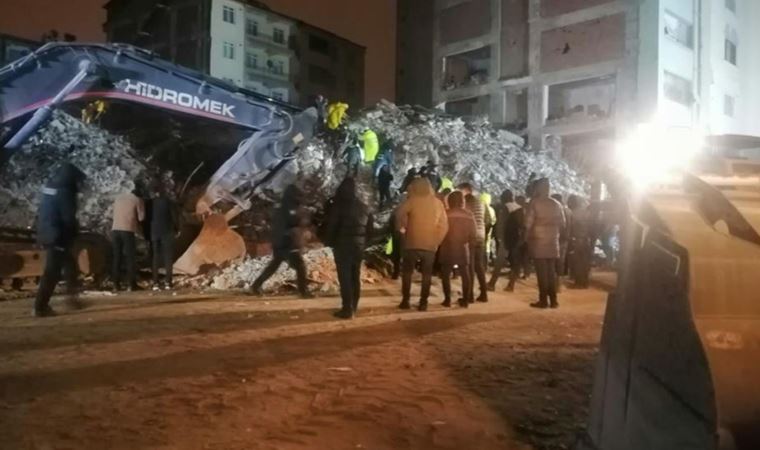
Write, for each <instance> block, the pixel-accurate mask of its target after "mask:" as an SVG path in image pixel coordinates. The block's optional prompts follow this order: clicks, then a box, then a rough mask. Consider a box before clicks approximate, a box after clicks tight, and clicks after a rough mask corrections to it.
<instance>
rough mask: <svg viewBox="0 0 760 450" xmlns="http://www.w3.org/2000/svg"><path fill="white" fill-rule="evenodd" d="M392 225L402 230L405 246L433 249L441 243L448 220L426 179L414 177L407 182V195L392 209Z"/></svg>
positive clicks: (415, 248)
mask: <svg viewBox="0 0 760 450" xmlns="http://www.w3.org/2000/svg"><path fill="white" fill-rule="evenodd" d="M396 228H397V229H398V230H399V231H400V230H406V232H405V233H404V249H405V250H427V251H431V252H434V251H436V250H437V249H438V246H439V245H441V242H442V241H443V238H444V237H445V236H446V232H447V231H448V230H449V223H448V219H447V218H446V211H445V209H444V208H443V204H441V202H440V201H439V200H438V198H436V196H435V193H434V192H433V188H432V187H431V186H430V182H429V181H428V180H427V179H425V178H417V179H415V180H414V181H412V182H411V183H410V184H409V195H408V197H407V199H406V200H404V202H403V203H401V205H399V207H398V210H397V211H396Z"/></svg>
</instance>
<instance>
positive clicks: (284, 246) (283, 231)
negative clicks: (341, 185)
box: [251, 184, 335, 298]
mask: <svg viewBox="0 0 760 450" xmlns="http://www.w3.org/2000/svg"><path fill="white" fill-rule="evenodd" d="M333 206H334V205H333ZM330 209H331V210H332V209H335V208H332V207H331V208H330ZM308 225H309V217H308V214H307V212H306V210H305V209H304V208H303V207H302V206H301V192H300V191H299V190H298V187H297V186H296V185H295V184H291V185H289V186H288V187H287V188H285V192H284V193H283V194H282V203H281V204H280V207H279V208H277V209H276V210H275V212H274V216H273V218H272V250H273V254H272V261H271V262H270V263H269V265H267V266H266V267H265V268H264V270H263V271H262V272H261V274H260V275H259V276H258V278H256V280H255V281H254V282H253V286H251V291H252V292H253V294H255V295H263V291H262V290H261V287H262V286H263V285H264V282H266V281H267V280H268V279H269V277H271V276H272V275H274V273H275V272H277V269H279V268H280V265H282V263H283V262H286V261H287V263H288V265H289V266H290V268H291V269H293V270H295V272H296V279H297V284H298V292H299V293H300V295H301V298H314V295H312V294H311V293H310V292H309V289H308V286H307V281H306V264H305V263H304V261H303V255H301V252H302V251H303V248H304V246H305V244H306V242H305V236H306V227H307V226H308Z"/></svg>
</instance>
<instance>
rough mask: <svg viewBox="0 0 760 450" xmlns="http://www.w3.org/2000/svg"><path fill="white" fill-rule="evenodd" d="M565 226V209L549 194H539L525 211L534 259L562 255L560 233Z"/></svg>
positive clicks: (529, 243) (531, 252)
mask: <svg viewBox="0 0 760 450" xmlns="http://www.w3.org/2000/svg"><path fill="white" fill-rule="evenodd" d="M564 228H565V211H564V208H562V205H560V204H559V202H558V201H556V200H554V199H553V198H550V197H549V196H548V195H538V196H536V197H534V198H533V200H531V202H530V203H529V204H528V207H527V210H526V211H525V230H526V233H527V240H528V248H529V249H530V255H531V256H532V257H533V258H534V259H556V258H559V257H560V234H561V233H562V230H563V229H564Z"/></svg>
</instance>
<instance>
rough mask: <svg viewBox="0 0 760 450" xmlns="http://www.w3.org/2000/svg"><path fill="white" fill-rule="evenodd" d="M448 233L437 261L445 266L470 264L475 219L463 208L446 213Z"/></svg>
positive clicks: (474, 233) (474, 234) (474, 236)
mask: <svg viewBox="0 0 760 450" xmlns="http://www.w3.org/2000/svg"><path fill="white" fill-rule="evenodd" d="M447 216H448V223H449V231H448V233H446V238H445V239H444V240H443V242H442V243H441V248H440V250H439V253H438V260H439V261H440V263H441V264H445V265H455V264H456V265H459V266H460V267H461V266H465V265H468V264H469V263H470V249H471V248H472V247H473V246H474V245H475V239H476V231H475V219H474V218H473V217H472V213H470V212H469V211H467V210H466V209H464V208H452V209H449V210H448V211H447Z"/></svg>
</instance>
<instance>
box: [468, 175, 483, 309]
mask: <svg viewBox="0 0 760 450" xmlns="http://www.w3.org/2000/svg"><path fill="white" fill-rule="evenodd" d="M468 186H469V185H468ZM464 189H465V190H467V189H468V188H464ZM469 191H470V192H472V188H471V187H470V188H469ZM464 202H465V205H466V207H467V210H468V211H470V213H472V217H473V218H474V219H475V245H473V247H472V248H471V249H470V253H471V259H472V261H471V264H470V276H471V277H472V278H473V282H472V284H471V285H470V297H469V300H470V302H472V301H473V297H474V296H475V294H474V291H475V281H474V279H475V278H476V277H477V280H478V287H479V288H480V295H479V296H478V298H477V301H479V302H482V303H486V302H487V301H488V287H487V286H486V264H487V262H486V212H485V208H484V207H483V203H482V202H481V201H480V200H478V198H477V197H475V196H474V195H473V194H467V195H466V196H465V197H464Z"/></svg>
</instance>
